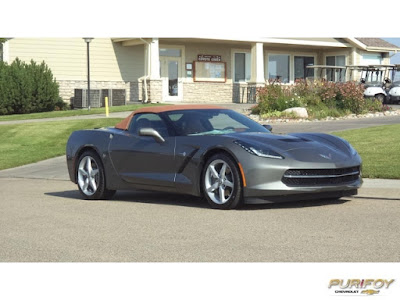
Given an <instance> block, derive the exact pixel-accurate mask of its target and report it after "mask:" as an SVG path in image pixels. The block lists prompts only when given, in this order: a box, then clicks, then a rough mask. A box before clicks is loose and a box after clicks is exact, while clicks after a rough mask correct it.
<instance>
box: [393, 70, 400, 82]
mask: <svg viewBox="0 0 400 300" xmlns="http://www.w3.org/2000/svg"><path fill="white" fill-rule="evenodd" d="M393 85H400V70H396V71H394V74H393Z"/></svg>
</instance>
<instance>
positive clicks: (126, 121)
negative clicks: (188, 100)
mask: <svg viewBox="0 0 400 300" xmlns="http://www.w3.org/2000/svg"><path fill="white" fill-rule="evenodd" d="M187 109H224V107H222V106H216V105H205V104H199V105H197V104H186V105H185V104H182V105H162V106H149V107H142V108H139V109H137V110H135V111H134V112H132V113H131V114H129V116H127V117H126V118H125V119H123V120H122V121H121V122H119V123H118V124H117V125H115V128H117V129H122V130H128V128H129V124H130V123H131V120H132V118H133V116H134V115H136V114H141V113H153V114H158V113H161V112H166V111H175V110H187Z"/></svg>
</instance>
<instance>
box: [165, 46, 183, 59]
mask: <svg viewBox="0 0 400 300" xmlns="http://www.w3.org/2000/svg"><path fill="white" fill-rule="evenodd" d="M160 56H169V57H181V50H180V49H172V48H160Z"/></svg>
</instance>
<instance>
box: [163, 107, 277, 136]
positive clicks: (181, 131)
mask: <svg viewBox="0 0 400 300" xmlns="http://www.w3.org/2000/svg"><path fill="white" fill-rule="evenodd" d="M166 115H167V117H168V119H169V120H170V121H171V123H172V124H173V127H174V129H175V131H176V133H177V135H178V136H192V135H218V134H229V133H241V132H266V133H269V131H268V130H267V129H266V128H264V127H263V126H262V125H260V124H258V123H257V122H255V121H253V120H251V119H249V118H247V117H245V116H244V115H242V114H240V113H237V112H235V111H233V110H229V109H201V110H195V109H193V110H179V111H170V112H166Z"/></svg>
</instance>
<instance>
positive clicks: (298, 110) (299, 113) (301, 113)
mask: <svg viewBox="0 0 400 300" xmlns="http://www.w3.org/2000/svg"><path fill="white" fill-rule="evenodd" d="M283 112H286V113H292V114H294V115H295V116H296V117H298V118H304V119H307V118H308V113H307V109H306V108H304V107H292V108H288V109H285V110H284V111H283Z"/></svg>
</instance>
